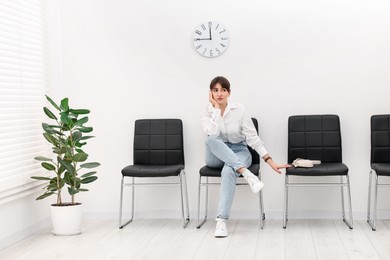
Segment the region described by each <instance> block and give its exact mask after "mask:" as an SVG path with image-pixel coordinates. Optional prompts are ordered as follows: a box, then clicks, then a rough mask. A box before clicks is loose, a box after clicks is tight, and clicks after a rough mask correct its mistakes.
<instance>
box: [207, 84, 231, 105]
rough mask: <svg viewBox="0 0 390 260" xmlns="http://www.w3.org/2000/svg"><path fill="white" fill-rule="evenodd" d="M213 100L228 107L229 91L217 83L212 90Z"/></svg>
mask: <svg viewBox="0 0 390 260" xmlns="http://www.w3.org/2000/svg"><path fill="white" fill-rule="evenodd" d="M211 92H212V95H213V99H215V101H217V102H218V104H219V105H223V106H225V105H227V102H228V97H229V96H230V93H229V91H227V89H226V88H222V86H221V84H219V83H217V84H216V85H215V86H214V87H213V89H212V90H211Z"/></svg>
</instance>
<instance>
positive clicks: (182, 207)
mask: <svg viewBox="0 0 390 260" xmlns="http://www.w3.org/2000/svg"><path fill="white" fill-rule="evenodd" d="M183 179H184V181H183ZM179 180H180V198H181V200H180V201H181V218H182V222H183V228H185V227H186V226H187V225H188V223H189V222H190V213H189V209H188V193H187V184H186V183H187V182H186V176H185V172H184V170H182V171H181V172H180V174H179ZM183 186H184V188H185V193H186V194H185V197H186V203H185V204H186V205H185V207H186V209H187V217H185V212H184V192H183Z"/></svg>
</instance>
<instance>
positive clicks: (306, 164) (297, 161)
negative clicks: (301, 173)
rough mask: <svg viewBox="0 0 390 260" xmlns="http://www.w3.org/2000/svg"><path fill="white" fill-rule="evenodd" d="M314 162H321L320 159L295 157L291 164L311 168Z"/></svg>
mask: <svg viewBox="0 0 390 260" xmlns="http://www.w3.org/2000/svg"><path fill="white" fill-rule="evenodd" d="M315 164H321V161H318V160H309V159H302V158H297V159H295V160H294V161H293V162H292V165H293V166H294V167H303V168H311V167H313V166H314V165H315Z"/></svg>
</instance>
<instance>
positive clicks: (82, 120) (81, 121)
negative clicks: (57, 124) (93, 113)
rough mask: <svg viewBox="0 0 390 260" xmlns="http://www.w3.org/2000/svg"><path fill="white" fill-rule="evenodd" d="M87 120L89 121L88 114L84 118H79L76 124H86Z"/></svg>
mask: <svg viewBox="0 0 390 260" xmlns="http://www.w3.org/2000/svg"><path fill="white" fill-rule="evenodd" d="M87 122H88V117H87V116H86V117H83V118H81V119H79V120H77V121H76V122H75V123H74V124H75V125H79V126H82V125H83V124H85V123H87Z"/></svg>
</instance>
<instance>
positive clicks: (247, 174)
mask: <svg viewBox="0 0 390 260" xmlns="http://www.w3.org/2000/svg"><path fill="white" fill-rule="evenodd" d="M242 176H244V179H245V180H246V181H247V182H248V184H249V187H250V188H251V190H252V191H253V192H254V193H258V192H259V191H261V189H262V188H263V187H264V183H263V182H262V181H260V180H259V178H257V176H256V175H254V174H253V173H252V172H251V171H249V170H248V169H246V170H245V171H244V172H243V173H242Z"/></svg>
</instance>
